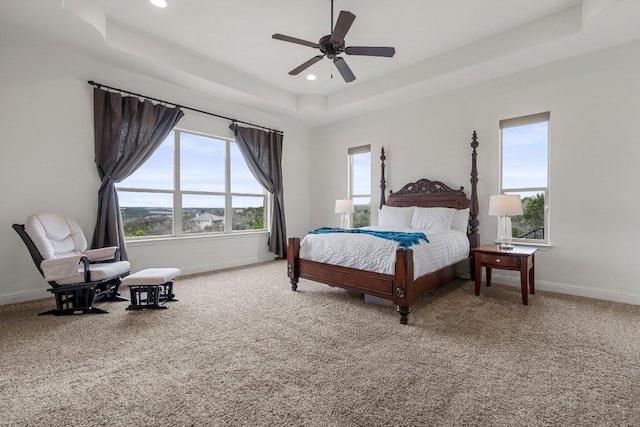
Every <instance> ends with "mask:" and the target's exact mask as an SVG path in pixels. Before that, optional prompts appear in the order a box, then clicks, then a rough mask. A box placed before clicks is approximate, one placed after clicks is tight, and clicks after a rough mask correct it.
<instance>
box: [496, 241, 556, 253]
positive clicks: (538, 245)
mask: <svg viewBox="0 0 640 427" xmlns="http://www.w3.org/2000/svg"><path fill="white" fill-rule="evenodd" d="M493 243H495V244H496V245H499V244H500V242H493ZM513 244H514V245H515V246H531V247H534V248H539V249H540V250H542V251H548V250H550V249H551V248H553V245H552V244H551V243H534V242H516V241H514V242H513Z"/></svg>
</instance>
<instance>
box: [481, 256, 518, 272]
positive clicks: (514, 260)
mask: <svg viewBox="0 0 640 427" xmlns="http://www.w3.org/2000/svg"><path fill="white" fill-rule="evenodd" d="M478 255H480V261H481V262H482V265H485V266H489V267H496V268H501V267H502V268H510V267H511V268H518V269H519V268H520V259H519V258H518V257H512V256H509V255H494V254H477V255H476V256H478Z"/></svg>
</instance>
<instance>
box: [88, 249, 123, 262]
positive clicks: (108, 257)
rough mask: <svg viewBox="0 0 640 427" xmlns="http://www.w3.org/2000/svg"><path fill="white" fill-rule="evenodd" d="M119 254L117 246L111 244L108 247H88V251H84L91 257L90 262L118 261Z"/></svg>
mask: <svg viewBox="0 0 640 427" xmlns="http://www.w3.org/2000/svg"><path fill="white" fill-rule="evenodd" d="M117 254H118V247H117V246H109V247H106V248H98V249H87V250H86V251H84V255H85V256H86V257H87V258H88V259H89V261H90V262H98V261H117V259H116V256H117Z"/></svg>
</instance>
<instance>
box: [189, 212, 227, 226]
mask: <svg viewBox="0 0 640 427" xmlns="http://www.w3.org/2000/svg"><path fill="white" fill-rule="evenodd" d="M192 221H193V224H194V226H195V228H196V229H197V230H204V229H205V228H206V227H208V226H213V225H215V224H222V223H223V222H224V217H222V216H219V215H214V214H211V213H204V214H200V215H198V216H196V217H195V218H193V219H192Z"/></svg>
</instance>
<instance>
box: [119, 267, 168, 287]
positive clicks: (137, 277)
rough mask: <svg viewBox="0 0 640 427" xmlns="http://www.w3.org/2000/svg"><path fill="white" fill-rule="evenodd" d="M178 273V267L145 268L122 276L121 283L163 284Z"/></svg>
mask: <svg viewBox="0 0 640 427" xmlns="http://www.w3.org/2000/svg"><path fill="white" fill-rule="evenodd" d="M179 275H180V269H179V268H147V269H146V270H141V271H138V272H137V273H134V274H131V275H129V276H127V277H125V278H124V280H123V281H122V284H123V285H127V286H132V285H164V284H165V283H167V282H170V281H172V280H173V279H175V278H176V277H178V276H179Z"/></svg>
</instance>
